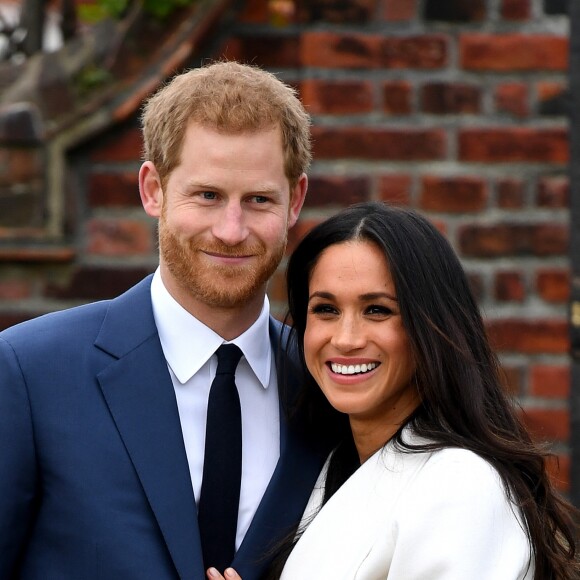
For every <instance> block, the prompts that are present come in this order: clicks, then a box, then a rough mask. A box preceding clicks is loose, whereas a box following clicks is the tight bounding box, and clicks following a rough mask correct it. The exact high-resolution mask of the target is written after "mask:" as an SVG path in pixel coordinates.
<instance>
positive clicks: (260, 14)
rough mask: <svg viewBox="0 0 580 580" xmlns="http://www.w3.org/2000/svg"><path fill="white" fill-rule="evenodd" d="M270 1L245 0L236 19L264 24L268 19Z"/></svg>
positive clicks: (269, 15)
mask: <svg viewBox="0 0 580 580" xmlns="http://www.w3.org/2000/svg"><path fill="white" fill-rule="evenodd" d="M270 17H271V12H270V2H269V1H268V0H246V1H245V2H244V3H243V7H242V9H241V10H240V12H239V14H238V16H237V19H238V21H240V22H251V23H254V24H258V23H259V24H266V23H267V22H269V21H270Z"/></svg>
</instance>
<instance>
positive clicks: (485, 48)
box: [459, 33, 569, 72]
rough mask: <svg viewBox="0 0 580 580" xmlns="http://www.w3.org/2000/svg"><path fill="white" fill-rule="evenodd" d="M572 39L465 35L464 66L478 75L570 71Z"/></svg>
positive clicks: (462, 45)
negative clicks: (570, 41)
mask: <svg viewBox="0 0 580 580" xmlns="http://www.w3.org/2000/svg"><path fill="white" fill-rule="evenodd" d="M568 44H569V43H568V39H567V38H564V37H561V36H551V35H546V34H480V33H465V34H462V35H461V36H460V38H459V52H460V66H461V67H462V68H464V69H466V70H478V71H497V72H507V71H533V72H536V71H540V70H546V71H562V72H564V71H566V70H567V68H568Z"/></svg>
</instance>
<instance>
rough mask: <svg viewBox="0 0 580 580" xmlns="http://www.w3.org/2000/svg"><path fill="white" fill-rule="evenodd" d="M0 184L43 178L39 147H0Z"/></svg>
mask: <svg viewBox="0 0 580 580" xmlns="http://www.w3.org/2000/svg"><path fill="white" fill-rule="evenodd" d="M0 167H1V168H2V171H0V186H4V187H5V186H13V185H15V184H23V183H30V182H32V181H35V180H39V179H43V175H44V169H43V155H42V152H41V151H40V150H39V149H19V148H16V147H0Z"/></svg>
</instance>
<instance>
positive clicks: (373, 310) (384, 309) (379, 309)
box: [366, 304, 393, 316]
mask: <svg viewBox="0 0 580 580" xmlns="http://www.w3.org/2000/svg"><path fill="white" fill-rule="evenodd" d="M366 312H367V314H371V315H375V316H390V315H391V314H393V311H392V310H391V309H390V308H389V307H388V306H379V305H378V304H373V305H372V306H369V307H368V308H367V310H366Z"/></svg>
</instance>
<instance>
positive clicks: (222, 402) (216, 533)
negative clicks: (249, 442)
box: [198, 344, 242, 573]
mask: <svg viewBox="0 0 580 580" xmlns="http://www.w3.org/2000/svg"><path fill="white" fill-rule="evenodd" d="M216 354H217V357H218V367H217V371H216V375H215V378H214V380H213V383H212V384H211V389H210V393H209V400H208V406H207V426H206V431H205V455H204V461H203V479H202V484H201V494H200V498H199V510H198V521H199V531H200V534H201V545H202V550H203V562H204V566H205V569H207V568H209V567H210V566H214V567H215V568H217V569H218V570H219V571H220V572H222V573H223V571H224V569H225V568H227V567H228V566H229V565H230V564H231V563H232V560H233V558H234V553H235V551H236V547H235V542H236V530H237V525H238V507H239V503H240V482H241V480H242V414H241V410H240V397H239V395H238V390H237V388H236V383H235V377H234V375H235V372H236V367H237V366H238V362H239V361H240V358H241V356H242V351H241V350H240V349H239V348H238V347H237V346H236V345H235V344H222V346H220V347H219V348H218V349H217V351H216Z"/></svg>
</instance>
